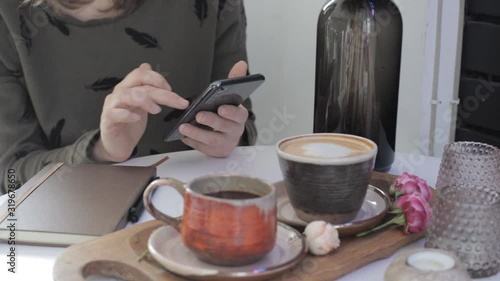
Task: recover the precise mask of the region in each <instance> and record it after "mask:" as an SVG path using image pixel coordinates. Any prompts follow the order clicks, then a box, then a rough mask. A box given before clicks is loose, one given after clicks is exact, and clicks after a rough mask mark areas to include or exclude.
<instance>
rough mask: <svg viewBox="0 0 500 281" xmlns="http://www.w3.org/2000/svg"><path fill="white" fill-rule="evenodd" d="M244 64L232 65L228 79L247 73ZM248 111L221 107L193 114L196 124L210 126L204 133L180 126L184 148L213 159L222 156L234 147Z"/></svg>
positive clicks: (225, 106)
mask: <svg viewBox="0 0 500 281" xmlns="http://www.w3.org/2000/svg"><path fill="white" fill-rule="evenodd" d="M247 68H248V66H247V64H246V63H245V62H244V61H240V62H238V63H237V64H235V65H234V66H233V68H232V69H231V71H230V73H229V78H235V77H241V76H245V75H246V74H247ZM247 119H248V110H247V109H246V108H245V107H244V106H242V105H240V106H233V105H222V106H220V107H219V109H218V110H217V113H213V112H207V111H203V112H200V113H198V114H197V115H196V122H198V123H200V124H202V125H206V126H209V127H211V128H212V129H213V130H212V131H210V130H204V129H201V128H199V127H196V126H193V125H191V124H188V123H186V124H182V125H181V126H180V128H179V131H180V132H181V134H183V135H184V136H185V137H184V138H183V139H182V142H184V143H185V144H186V145H188V146H190V147H192V148H194V149H196V150H198V151H201V152H203V153H205V154H208V155H210V156H214V157H226V156H228V155H229V154H231V152H232V151H233V150H234V148H235V147H236V146H238V144H239V142H240V138H241V136H242V135H243V132H244V131H245V123H246V121H247Z"/></svg>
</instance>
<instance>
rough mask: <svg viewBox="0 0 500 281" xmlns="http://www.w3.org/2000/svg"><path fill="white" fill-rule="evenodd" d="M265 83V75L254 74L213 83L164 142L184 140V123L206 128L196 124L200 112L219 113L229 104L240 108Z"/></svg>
mask: <svg viewBox="0 0 500 281" xmlns="http://www.w3.org/2000/svg"><path fill="white" fill-rule="evenodd" d="M264 81H265V77H264V75H262V74H252V75H248V76H244V77H238V78H230V79H224V80H218V81H214V82H212V83H211V84H210V85H209V86H208V88H207V89H206V90H205V91H204V92H203V94H202V95H201V96H199V97H198V98H197V99H196V100H195V101H194V102H193V103H191V105H190V106H189V108H188V109H186V110H185V111H184V113H183V114H182V116H181V117H180V119H179V121H178V122H177V124H176V125H175V126H174V127H172V129H171V130H170V131H169V132H168V133H167V134H166V135H165V136H164V138H163V140H164V141H165V142H170V141H175V140H180V139H182V138H183V135H182V134H181V133H180V132H179V126H180V125H182V124H184V123H191V124H193V125H195V126H198V127H201V128H206V126H203V125H201V124H198V123H197V122H196V120H195V118H196V114H197V113H198V112H200V111H210V112H214V113H217V109H218V108H219V106H221V105H226V104H229V105H235V106H238V105H240V104H242V103H243V101H244V100H246V99H247V98H248V97H250V95H251V94H252V93H253V92H254V91H255V90H256V89H257V88H258V87H259V86H260V85H262V83H264Z"/></svg>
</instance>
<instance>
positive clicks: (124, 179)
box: [0, 164, 156, 245]
mask: <svg viewBox="0 0 500 281" xmlns="http://www.w3.org/2000/svg"><path fill="white" fill-rule="evenodd" d="M59 165H61V164H59ZM55 168H56V169H55V170H54V166H51V167H46V168H44V169H43V170H42V171H40V173H38V174H37V175H36V176H35V177H34V178H33V179H31V180H30V181H28V182H27V183H26V184H25V185H23V186H22V187H21V188H20V189H19V191H18V192H17V193H16V200H18V202H17V206H16V209H15V216H14V218H15V219H16V220H15V226H16V243H27V244H41V245H43V244H49V245H55V244H58V245H70V244H74V243H78V242H79V241H84V240H88V239H90V238H92V237H98V236H102V235H104V234H108V233H111V232H113V231H116V230H118V229H121V228H123V227H125V225H126V224H127V221H128V214H129V210H130V208H132V207H133V206H134V205H135V204H137V203H140V202H141V201H142V200H140V199H141V198H142V192H143V190H144V188H145V187H146V186H147V184H148V183H149V182H150V181H151V180H152V179H153V178H155V177H156V168H155V167H131V166H113V165H94V164H79V165H66V164H64V165H62V166H60V167H58V168H57V167H55ZM51 169H52V173H50V172H51V171H50V170H51ZM47 173H50V174H47ZM44 177H47V178H46V179H44ZM30 191H32V192H31V193H30ZM23 194H24V195H27V197H26V198H25V199H24V200H23V201H22V202H20V201H19V200H21V199H22V197H23ZM7 203H8V202H5V203H4V204H3V205H2V206H1V207H0V221H1V222H0V240H4V241H5V240H6V238H7V237H8V234H9V231H8V229H7V228H8V226H9V223H12V221H8V219H9V217H7V218H5V219H4V214H5V210H7V206H6V205H7ZM6 229H7V230H6Z"/></svg>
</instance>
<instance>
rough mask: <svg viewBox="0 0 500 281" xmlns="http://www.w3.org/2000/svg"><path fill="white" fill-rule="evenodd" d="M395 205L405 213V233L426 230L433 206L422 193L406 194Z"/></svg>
mask: <svg viewBox="0 0 500 281" xmlns="http://www.w3.org/2000/svg"><path fill="white" fill-rule="evenodd" d="M395 205H396V206H397V207H398V208H400V209H401V210H402V212H403V214H404V218H405V224H404V227H403V231H404V232H405V233H418V232H421V231H423V230H425V228H426V227H427V224H428V223H429V219H430V217H431V207H430V206H429V203H428V202H427V201H426V200H425V199H424V198H423V197H422V196H421V195H420V194H418V193H413V194H405V195H403V196H401V197H399V199H398V200H397V201H396V203H395Z"/></svg>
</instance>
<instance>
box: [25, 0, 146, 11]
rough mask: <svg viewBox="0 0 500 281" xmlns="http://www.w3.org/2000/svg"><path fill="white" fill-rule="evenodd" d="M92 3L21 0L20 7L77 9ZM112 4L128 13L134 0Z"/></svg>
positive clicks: (73, 0) (79, 0) (66, 0)
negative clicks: (47, 5) (48, 6)
mask: <svg viewBox="0 0 500 281" xmlns="http://www.w3.org/2000/svg"><path fill="white" fill-rule="evenodd" d="M92 2H94V0H23V1H22V3H21V5H23V6H25V5H30V6H39V5H42V4H45V3H47V4H49V5H51V6H55V7H64V8H67V9H78V8H80V7H81V6H84V5H85V4H89V3H92ZM113 2H115V6H114V9H117V10H122V9H124V10H126V11H130V10H131V9H132V8H133V7H134V5H135V2H136V0H113Z"/></svg>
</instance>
